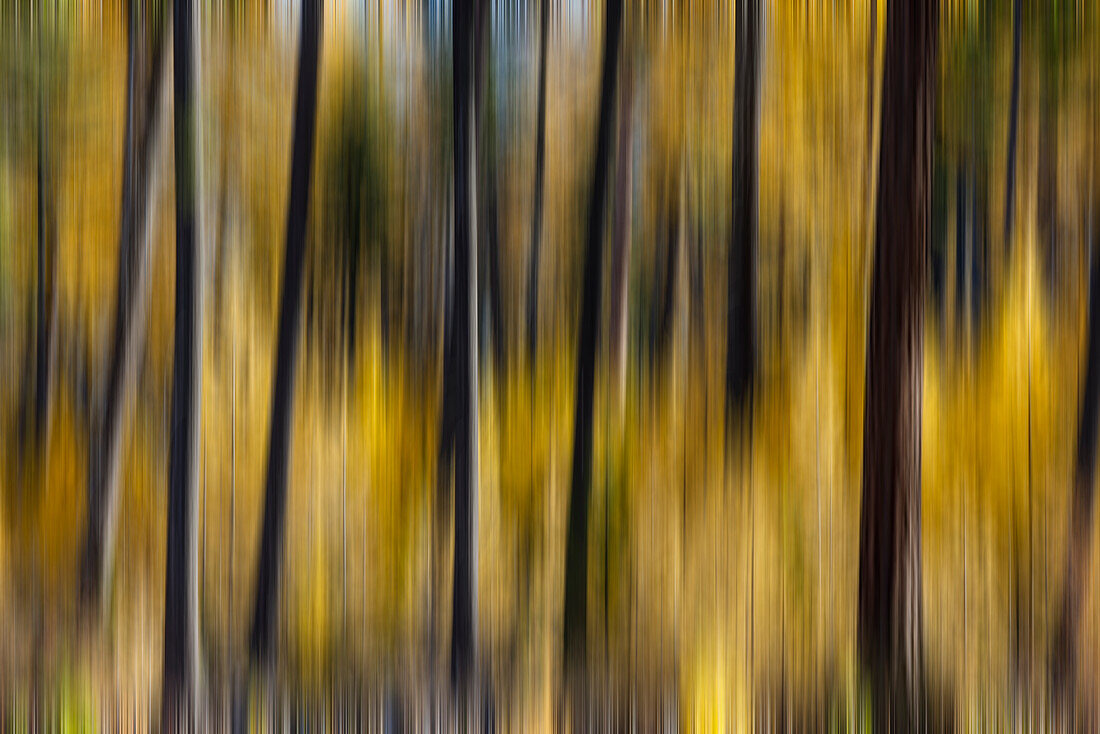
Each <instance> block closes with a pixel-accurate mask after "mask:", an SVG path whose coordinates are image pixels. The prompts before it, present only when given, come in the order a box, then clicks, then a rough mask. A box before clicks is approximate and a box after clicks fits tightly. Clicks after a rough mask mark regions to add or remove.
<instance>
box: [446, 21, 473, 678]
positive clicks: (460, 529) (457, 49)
mask: <svg viewBox="0 0 1100 734" xmlns="http://www.w3.org/2000/svg"><path fill="white" fill-rule="evenodd" d="M471 5H472V3H471V0H459V2H456V4H455V7H454V16H453V27H452V33H453V44H454V92H453V105H454V120H453V122H454V177H455V188H454V196H455V229H454V304H453V307H454V311H453V323H452V326H453V331H452V337H451V350H452V351H451V356H452V359H453V361H452V364H451V369H452V370H453V372H454V382H453V383H452V387H453V388H454V392H455V394H456V399H455V403H454V404H455V407H456V408H457V410H456V413H455V414H454V415H453V418H454V436H453V440H454V487H455V489H454V493H455V494H454V496H455V501H454V544H455V545H454V577H453V579H454V581H453V584H454V587H453V588H454V594H453V598H452V610H451V611H452V616H451V687H452V690H453V691H455V692H456V693H463V694H466V693H469V692H470V686H471V684H472V683H473V676H474V674H475V668H476V661H475V658H476V655H477V490H478V467H477V447H478V441H477V431H478V419H477V344H478V342H477V249H476V243H477V231H476V228H475V220H474V211H475V207H476V206H477V184H476V178H475V174H476V171H475V168H476V166H475V165H474V162H475V161H476V160H477V158H476V156H477V145H476V143H475V140H476V138H475V120H476V117H475V113H476V109H475V107H476V105H475V104H474V102H475V98H474V87H473V75H472V72H473V70H474V54H475V53H476V49H475V48H474V27H473V20H474V18H473V13H474V8H473V7H471ZM444 399H445V400H446V399H447V398H444Z"/></svg>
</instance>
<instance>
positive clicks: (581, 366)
mask: <svg viewBox="0 0 1100 734" xmlns="http://www.w3.org/2000/svg"><path fill="white" fill-rule="evenodd" d="M622 13H623V5H622V0H608V3H607V18H606V20H605V22H604V46H603V62H602V63H603V72H602V78H601V80H600V112H599V127H598V128H597V133H596V157H595V160H594V161H593V166H594V170H593V174H592V189H591V190H590V192H589V203H588V233H587V236H586V238H585V250H584V290H583V295H582V301H581V321H580V325H579V329H578V334H577V382H576V391H577V402H576V409H575V412H574V415H573V470H572V480H571V489H570V494H569V525H568V531H567V535H566V546H565V607H564V629H563V645H564V655H563V657H562V664H563V666H564V668H565V672H566V674H567V675H569V674H570V673H571V672H572V671H573V670H576V669H578V668H580V669H581V670H583V666H584V665H585V658H586V647H585V645H586V640H585V636H586V629H587V626H588V624H587V618H588V501H589V495H590V494H591V488H590V486H589V484H590V481H591V476H592V402H593V396H592V394H593V388H594V382H595V372H596V342H597V339H598V336H599V335H598V333H597V330H598V328H599V323H600V310H601V309H600V287H601V284H602V283H603V272H602V271H603V238H604V220H605V218H606V213H607V179H608V168H609V159H610V157H611V133H612V130H611V127H612V124H611V123H612V120H613V118H614V102H615V85H616V81H617V77H618V66H619V63H618V62H619V40H620V37H621V35H622Z"/></svg>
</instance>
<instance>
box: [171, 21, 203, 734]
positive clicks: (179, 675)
mask: <svg viewBox="0 0 1100 734" xmlns="http://www.w3.org/2000/svg"><path fill="white" fill-rule="evenodd" d="M173 7H174V17H173V44H172V50H173V59H174V64H173V69H174V76H175V85H174V92H175V97H174V99H175V165H176V314H175V341H174V347H173V357H172V434H171V453H170V455H169V470H168V471H169V474H168V539H167V546H166V547H167V561H166V567H165V580H164V671H163V672H164V677H163V685H162V688H161V691H162V693H161V728H162V729H163V730H165V731H170V730H173V729H175V728H176V727H177V726H181V727H182V726H184V725H186V723H187V722H191V725H193V724H194V722H193V718H192V717H193V716H194V715H195V694H196V688H197V681H196V675H197V673H198V664H199V663H198V659H199V601H198V600H199V597H198V577H197V575H196V563H195V558H196V552H197V551H198V536H197V533H196V531H197V529H198V523H197V522H196V521H195V499H196V489H197V486H198V481H197V480H198V444H199V414H200V411H201V408H202V313H201V310H200V309H201V304H202V246H201V244H200V242H199V241H198V235H199V233H200V232H201V231H202V227H201V224H200V219H199V207H198V202H199V200H200V198H199V197H200V194H199V180H198V167H197V161H196V157H197V155H198V151H199V146H198V141H197V135H196V130H195V126H196V122H195V120H196V113H195V101H196V100H195V82H194V76H195V60H194V9H193V7H192V5H191V2H190V0H175V3H174V6H173Z"/></svg>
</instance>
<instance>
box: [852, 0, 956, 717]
mask: <svg viewBox="0 0 1100 734" xmlns="http://www.w3.org/2000/svg"><path fill="white" fill-rule="evenodd" d="M936 16H937V3H936V2H935V0H914V1H913V2H911V3H909V4H891V5H890V6H889V8H888V9H887V15H886V61H885V69H884V73H883V101H882V137H881V141H882V144H881V147H880V150H881V151H882V155H881V156H880V160H879V175H878V181H879V187H878V196H877V204H876V212H875V219H876V221H875V260H874V266H873V273H872V281H871V304H870V319H869V327H868V337H867V387H866V390H867V393H866V407H865V413H864V449H863V506H862V514H861V518H860V548H859V596H858V607H857V630H858V643H859V652H860V658H861V662H862V664H863V666H864V669H865V672H866V673H867V674H868V676H869V680H870V682H871V685H872V693H873V700H874V710H875V716H876V718H877V719H878V720H879V721H880V722H885V721H893V722H894V723H895V724H896V725H900V724H904V723H905V722H910V723H911V722H914V721H917V720H918V717H919V714H920V709H919V703H920V695H921V693H920V691H921V675H922V669H921V654H922V653H921V613H920V609H921V606H920V605H921V567H920V486H921V484H920V477H921V474H920V456H921V443H920V435H921V380H922V367H923V356H924V355H923V348H924V345H923V328H924V292H925V281H926V279H927V261H928V226H929V221H930V217H929V214H930V210H931V203H932V191H931V177H932V143H933V122H934V119H935V117H934V109H933V105H934V103H935V82H936V73H935V64H936V34H937V33H938V25H937V17H936Z"/></svg>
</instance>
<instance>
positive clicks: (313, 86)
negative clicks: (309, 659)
mask: <svg viewBox="0 0 1100 734" xmlns="http://www.w3.org/2000/svg"><path fill="white" fill-rule="evenodd" d="M321 6H322V3H321V1H320V0H303V2H302V23H301V42H300V45H299V47H298V81H297V90H296V92H295V98H294V127H293V133H292V138H291V159H290V193H289V199H288V201H287V214H286V247H285V254H284V260H283V285H282V295H281V297H280V301H279V336H278V341H277V346H276V352H275V383H274V386H273V389H272V394H271V432H270V435H269V438H268V447H267V473H266V479H265V481H264V519H263V530H262V534H261V538H260V557H259V567H258V568H257V570H256V593H255V596H254V599H255V602H254V606H253V612H252V632H251V635H250V642H249V656H250V658H251V660H252V663H253V664H254V665H257V666H258V667H261V668H263V667H266V666H267V664H268V663H269V662H270V658H271V654H272V651H273V648H274V645H275V632H276V622H277V618H276V611H277V610H278V597H279V577H280V571H281V570H282V564H283V535H284V533H285V530H286V527H285V525H286V492H287V488H286V485H287V464H288V459H289V454H290V431H291V408H292V406H293V397H294V379H295V373H296V372H297V366H298V334H299V332H300V331H301V305H302V280H303V279H302V274H303V269H304V268H303V263H304V260H305V251H306V221H307V217H308V214H309V189H310V178H311V176H312V173H313V131H314V127H315V125H316V121H317V115H316V113H317V59H318V56H319V54H320V46H321Z"/></svg>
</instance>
